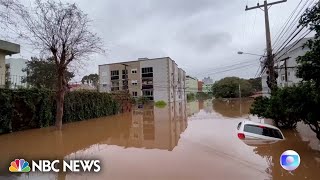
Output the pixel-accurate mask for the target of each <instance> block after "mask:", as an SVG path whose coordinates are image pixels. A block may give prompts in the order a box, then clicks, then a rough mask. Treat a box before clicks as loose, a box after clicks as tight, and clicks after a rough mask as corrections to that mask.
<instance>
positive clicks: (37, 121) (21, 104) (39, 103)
mask: <svg viewBox="0 0 320 180" xmlns="http://www.w3.org/2000/svg"><path fill="white" fill-rule="evenodd" d="M0 101H1V104H0V133H7V132H11V131H20V130H24V129H31V128H41V127H48V126H52V125H54V123H55V111H56V106H55V93H54V92H53V91H50V90H43V89H41V90H40V89H18V90H9V89H0ZM64 106H65V109H64V117H63V122H64V123H68V122H74V121H81V120H86V119H92V118H97V117H102V116H108V115H112V114H116V113H118V112H119V109H120V106H119V104H118V103H117V102H116V101H115V100H114V98H112V97H111V95H110V94H108V93H99V92H90V91H75V92H69V93H67V94H66V96H65V102H64Z"/></svg>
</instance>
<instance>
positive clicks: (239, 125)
mask: <svg viewBox="0 0 320 180" xmlns="http://www.w3.org/2000/svg"><path fill="white" fill-rule="evenodd" d="M241 124H242V123H241V122H240V123H239V124H238V127H237V129H238V130H239V129H240V127H241Z"/></svg>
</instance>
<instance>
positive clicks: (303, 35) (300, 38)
mask: <svg viewBox="0 0 320 180" xmlns="http://www.w3.org/2000/svg"><path fill="white" fill-rule="evenodd" d="M311 32H312V31H311V30H307V31H305V32H304V34H302V35H301V36H300V37H299V40H297V41H296V42H295V43H294V44H293V45H291V47H290V48H289V49H287V50H286V51H285V52H283V54H282V55H281V56H279V57H277V59H276V60H279V59H280V58H281V57H283V56H284V55H285V54H286V53H287V52H289V51H290V50H291V49H292V48H294V47H295V46H296V45H297V44H298V43H299V42H300V41H301V40H302V39H304V38H305V37H306V36H307V35H308V34H310V33H311ZM280 52H281V51H280Z"/></svg>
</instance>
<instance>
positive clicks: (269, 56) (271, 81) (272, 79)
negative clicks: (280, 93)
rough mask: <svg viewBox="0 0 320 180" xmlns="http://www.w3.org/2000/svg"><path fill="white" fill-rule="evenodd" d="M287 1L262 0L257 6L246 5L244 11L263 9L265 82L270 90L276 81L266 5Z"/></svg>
mask: <svg viewBox="0 0 320 180" xmlns="http://www.w3.org/2000/svg"><path fill="white" fill-rule="evenodd" d="M284 2H287V0H282V1H276V2H272V3H269V4H268V2H267V0H265V1H264V3H263V5H260V4H259V3H258V4H257V6H254V7H250V8H248V6H246V9H245V10H246V11H249V10H252V9H257V8H260V9H261V8H263V11H264V21H265V28H266V44H267V62H266V65H267V67H268V72H269V82H267V84H268V86H269V88H270V90H271V92H272V91H273V90H275V89H276V88H277V82H276V78H275V71H274V60H273V54H272V47H271V35H270V25H269V12H268V7H269V6H272V5H275V4H280V3H284Z"/></svg>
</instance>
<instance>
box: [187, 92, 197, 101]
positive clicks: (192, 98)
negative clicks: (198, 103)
mask: <svg viewBox="0 0 320 180" xmlns="http://www.w3.org/2000/svg"><path fill="white" fill-rule="evenodd" d="M194 100H196V95H195V94H194V93H188V94H187V101H194Z"/></svg>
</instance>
